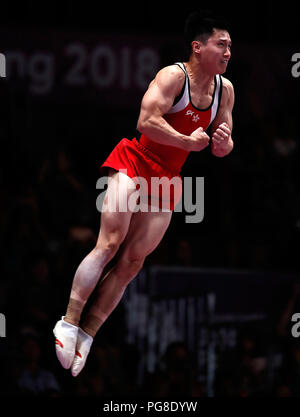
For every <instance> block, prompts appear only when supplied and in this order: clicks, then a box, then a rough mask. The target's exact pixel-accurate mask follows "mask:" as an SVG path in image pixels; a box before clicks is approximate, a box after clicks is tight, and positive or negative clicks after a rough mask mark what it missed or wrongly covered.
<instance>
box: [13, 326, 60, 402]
mask: <svg viewBox="0 0 300 417" xmlns="http://www.w3.org/2000/svg"><path fill="white" fill-rule="evenodd" d="M20 352H21V355H22V356H21V363H20V374H19V378H18V386H19V389H20V393H21V394H23V395H25V394H28V395H46V396H59V395H60V387H59V385H58V382H57V380H56V378H55V376H54V375H53V373H52V372H51V371H50V370H49V369H46V368H43V367H41V365H40V360H41V345H40V342H39V339H38V337H37V335H35V334H34V333H27V334H25V335H23V336H22V339H21V341H20Z"/></svg>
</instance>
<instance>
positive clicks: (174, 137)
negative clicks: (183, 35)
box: [137, 65, 209, 152]
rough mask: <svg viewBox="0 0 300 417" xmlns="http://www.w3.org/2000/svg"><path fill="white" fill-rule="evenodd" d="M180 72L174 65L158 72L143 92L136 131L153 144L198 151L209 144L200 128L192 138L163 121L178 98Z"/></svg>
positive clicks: (182, 74) (180, 86) (183, 76)
mask: <svg viewBox="0 0 300 417" xmlns="http://www.w3.org/2000/svg"><path fill="white" fill-rule="evenodd" d="M184 78H185V75H184V73H183V71H182V70H181V69H180V68H178V69H177V66H175V65H172V66H169V67H165V68H163V69H162V70H160V71H159V72H158V73H157V75H156V77H155V79H154V80H153V81H152V82H151V83H150V85H149V87H148V90H147V91H146V93H145V95H144V97H143V100H142V104H141V109H140V115H139V119H138V123H137V130H138V131H139V132H141V133H143V134H144V135H145V136H147V137H148V138H149V139H151V140H153V141H154V142H158V143H160V144H162V145H169V146H175V147H177V148H181V149H184V150H186V151H188V152H190V151H201V150H202V149H204V148H206V147H207V146H208V144H209V136H208V135H207V134H206V133H205V132H204V131H203V129H202V128H201V127H200V128H198V129H196V130H195V131H194V132H193V133H192V134H191V136H186V135H183V134H181V133H179V132H177V130H175V129H174V128H173V127H172V126H170V125H169V123H168V122H167V121H166V120H165V119H164V118H163V115H164V114H166V113H167V112H168V111H169V110H170V108H171V107H172V105H173V103H174V100H175V97H176V96H177V95H179V94H180V91H181V89H182V86H183V83H184Z"/></svg>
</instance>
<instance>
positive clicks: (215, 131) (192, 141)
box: [53, 12, 234, 376]
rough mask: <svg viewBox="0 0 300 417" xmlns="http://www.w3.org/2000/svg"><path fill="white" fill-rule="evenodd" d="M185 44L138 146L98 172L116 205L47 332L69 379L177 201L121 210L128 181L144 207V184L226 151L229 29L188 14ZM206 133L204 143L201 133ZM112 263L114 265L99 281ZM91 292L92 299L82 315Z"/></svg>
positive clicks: (142, 119) (133, 143)
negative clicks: (200, 156) (198, 155)
mask: <svg viewBox="0 0 300 417" xmlns="http://www.w3.org/2000/svg"><path fill="white" fill-rule="evenodd" d="M185 41H186V44H187V46H188V48H189V53H190V55H189V60H188V61H187V62H180V63H176V64H174V65H170V66H167V67H165V68H163V69H161V70H160V71H159V72H158V73H157V75H156V77H155V78H154V80H153V81H152V82H151V83H150V85H149V87H148V89H147V91H146V93H145V95H144V97H143V99H142V102H141V108H140V114H139V118H138V123H137V129H138V131H139V132H140V133H141V136H140V138H139V140H136V139H133V140H128V139H122V140H121V141H120V142H119V143H118V144H117V146H116V147H115V148H114V149H113V151H112V152H111V154H110V155H109V156H108V158H107V159H106V161H105V162H104V163H103V165H102V169H104V168H105V169H107V172H108V178H109V180H108V187H107V191H106V195H105V199H104V204H106V203H107V202H109V201H110V200H113V201H116V202H117V204H116V205H115V206H114V210H110V209H109V208H108V209H106V210H102V213H101V225H100V231H99V236H98V240H97V243H96V246H95V248H94V249H93V250H92V251H91V252H90V253H89V254H88V255H87V256H86V257H85V258H84V259H83V261H82V262H81V263H80V265H79V267H78V269H77V271H76V273H75V276H74V280H73V284H72V289H71V294H70V299H69V303H68V306H67V311H66V314H65V316H63V317H62V318H61V320H59V321H58V322H57V323H56V325H55V328H54V329H53V333H54V336H55V345H56V354H57V357H58V359H59V361H60V362H61V364H62V366H63V367H64V368H66V369H69V368H71V373H72V375H73V376H77V375H78V374H79V373H80V372H81V370H82V368H83V367H84V365H85V362H86V359H87V356H88V353H89V351H90V348H91V345H92V342H93V339H94V337H95V335H96V333H97V332H98V330H99V329H100V327H101V326H102V324H103V323H104V322H105V320H106V319H107V317H108V316H109V315H110V314H111V313H112V311H113V310H114V308H115V307H116V306H117V305H118V303H119V301H120V300H121V298H122V296H123V293H124V291H125V289H126V287H127V285H128V284H129V283H130V281H131V280H132V279H133V278H134V277H136V275H137V274H138V273H139V271H140V270H141V268H142V266H143V263H144V260H145V258H146V257H147V256H148V255H149V254H150V253H151V252H152V251H153V250H154V249H155V248H156V247H157V245H158V244H159V242H160V241H161V239H162V238H163V236H164V234H165V232H166V230H167V228H168V226H169V224H170V220H171V217H172V212H173V211H174V207H175V206H176V204H177V203H178V202H179V200H180V197H181V193H182V184H181V183H176V184H177V185H176V187H175V189H174V190H173V192H172V193H171V194H170V199H169V201H168V202H167V203H168V207H167V209H166V201H163V200H162V197H161V195H156V196H155V197H156V199H157V205H158V206H157V207H159V210H156V211H153V210H137V211H136V210H129V209H128V210H125V211H124V210H120V205H121V204H122V205H123V204H124V202H125V203H126V202H127V201H128V200H129V199H130V197H131V196H132V194H133V193H134V192H136V183H135V182H134V181H133V178H137V177H140V178H144V179H146V180H147V181H148V183H149V195H148V196H146V197H147V198H146V199H144V200H143V201H144V202H145V204H147V202H148V201H149V199H148V197H149V198H150V197H151V187H150V181H151V178H153V177H158V178H162V177H167V178H169V179H170V180H171V179H172V178H174V177H175V176H180V171H181V168H182V166H183V164H184V162H185V160H186V158H187V156H188V154H189V153H190V152H200V151H202V150H203V149H205V148H207V147H208V146H210V149H211V152H212V154H213V155H215V156H217V157H224V156H226V155H228V154H229V153H230V152H231V151H232V149H233V140H232V137H231V133H232V109H233V105H234V89H233V86H232V83H231V82H230V81H229V80H227V79H226V78H224V77H223V76H221V74H224V73H225V71H226V69H227V65H228V62H229V60H230V57H231V38H230V34H229V28H228V25H227V23H226V21H225V20H224V19H223V18H220V17H215V16H213V15H210V14H201V13H200V12H195V13H192V14H191V15H190V16H189V17H188V19H187V21H186V25H185ZM209 126H210V127H211V138H210V137H209V136H208V135H207V133H205V132H206V130H207V129H208V127H209ZM140 193H142V188H140ZM141 197H142V195H141ZM151 202H152V200H151ZM149 204H150V203H149ZM106 206H107V207H109V204H106ZM116 255H117V257H116ZM113 258H115V259H116V262H115V265H114V266H113V267H112V268H111V269H110V270H109V271H108V272H107V274H106V275H105V276H104V277H102V279H101V280H100V278H101V275H102V273H103V270H104V268H105V266H106V265H107V264H108V262H110V261H111V260H112V259H113ZM92 292H93V293H94V295H95V298H94V300H93V302H92V304H91V306H90V307H89V309H88V310H87V311H85V312H84V314H82V312H83V309H84V307H85V304H86V302H87V300H88V298H89V297H90V295H91V294H92Z"/></svg>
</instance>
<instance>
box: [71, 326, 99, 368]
mask: <svg viewBox="0 0 300 417" xmlns="http://www.w3.org/2000/svg"><path fill="white" fill-rule="evenodd" d="M93 340H94V339H93V338H92V336H90V335H89V334H87V333H86V332H84V331H83V330H82V329H81V328H80V327H79V330H78V337H77V345H76V353H75V356H74V360H73V363H72V367H71V373H72V375H73V376H77V375H78V374H79V372H81V371H82V368H83V367H84V365H85V362H86V359H87V356H88V354H89V351H90V349H91V346H92V343H93Z"/></svg>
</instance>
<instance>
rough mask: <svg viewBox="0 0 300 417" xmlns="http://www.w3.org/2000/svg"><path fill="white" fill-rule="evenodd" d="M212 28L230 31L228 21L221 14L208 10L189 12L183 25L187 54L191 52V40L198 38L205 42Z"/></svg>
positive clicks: (212, 30) (211, 32)
mask: <svg viewBox="0 0 300 417" xmlns="http://www.w3.org/2000/svg"><path fill="white" fill-rule="evenodd" d="M214 29H221V30H226V31H228V32H230V25H229V22H228V21H227V20H226V19H225V18H224V17H222V16H216V15H214V13H213V12H212V11H210V10H204V11H195V12H193V13H191V14H190V15H189V16H188V17H187V19H186V22H185V27H184V40H185V44H186V47H187V48H188V52H189V54H191V53H192V45H191V44H192V41H194V40H199V41H201V42H203V43H204V44H205V43H206V42H207V41H208V39H209V38H210V37H211V35H212V34H213V32H214Z"/></svg>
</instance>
